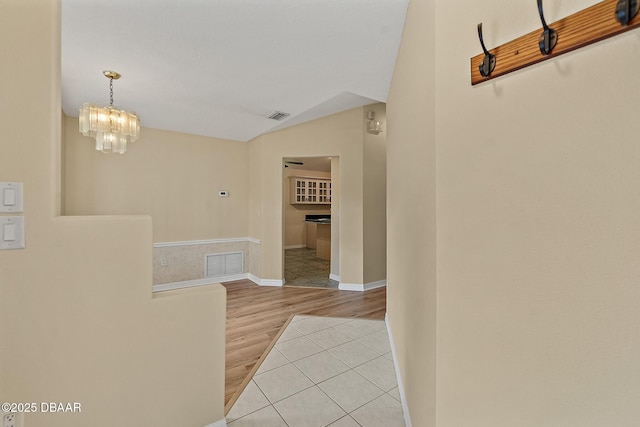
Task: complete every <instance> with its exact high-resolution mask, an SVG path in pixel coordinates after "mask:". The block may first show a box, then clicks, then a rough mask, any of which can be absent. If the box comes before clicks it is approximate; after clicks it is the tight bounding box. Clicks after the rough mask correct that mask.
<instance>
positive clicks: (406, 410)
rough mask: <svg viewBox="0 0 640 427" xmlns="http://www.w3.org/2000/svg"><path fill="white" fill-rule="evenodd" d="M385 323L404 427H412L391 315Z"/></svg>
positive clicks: (387, 314)
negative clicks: (390, 323) (392, 331)
mask: <svg viewBox="0 0 640 427" xmlns="http://www.w3.org/2000/svg"><path fill="white" fill-rule="evenodd" d="M384 323H385V324H386V325H387V335H388V336H389V344H390V345H391V356H393V367H394V368H395V370H396V380H397V383H398V393H400V403H401V404H402V412H403V414H404V425H405V426H406V427H412V424H411V415H410V414H409V406H407V396H406V395H405V394H404V384H403V383H402V376H401V375H400V367H399V366H398V355H397V354H396V346H395V344H394V343H393V336H392V335H391V325H389V313H385V315H384Z"/></svg>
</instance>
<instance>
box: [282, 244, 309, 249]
mask: <svg viewBox="0 0 640 427" xmlns="http://www.w3.org/2000/svg"><path fill="white" fill-rule="evenodd" d="M306 247H307V245H291V246H285V247H284V249H285V250H287V249H302V248H306Z"/></svg>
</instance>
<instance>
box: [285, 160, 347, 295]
mask: <svg viewBox="0 0 640 427" xmlns="http://www.w3.org/2000/svg"><path fill="white" fill-rule="evenodd" d="M332 164H335V165H337V159H335V158H332V157H329V156H323V157H287V158H283V198H282V200H283V233H284V236H283V242H284V245H283V253H284V254H283V260H284V266H283V271H284V282H285V283H284V286H302V287H314V288H335V289H337V288H338V285H339V282H338V280H334V279H337V274H332V272H333V271H334V270H336V268H334V267H337V261H336V262H335V264H336V265H332V264H334V259H335V260H337V253H335V252H337V250H338V248H339V245H338V244H337V239H338V238H339V234H338V232H337V231H338V228H337V221H334V216H333V213H334V212H335V211H336V209H335V207H336V206H337V197H336V196H337V194H338V191H337V179H334V178H337V171H336V170H334V167H332ZM334 172H335V173H334ZM335 220H337V217H335ZM334 240H335V241H334Z"/></svg>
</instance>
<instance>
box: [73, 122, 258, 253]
mask: <svg viewBox="0 0 640 427" xmlns="http://www.w3.org/2000/svg"><path fill="white" fill-rule="evenodd" d="M65 124H66V139H65V152H66V155H65V163H66V164H65V178H66V185H65V213H66V214H67V215H123V214H146V215H151V217H152V218H153V236H154V242H176V241H188V240H206V239H222V238H236V237H247V236H248V232H249V230H248V220H249V219H248V215H249V212H248V206H249V205H248V203H249V191H248V183H249V175H248V172H247V171H248V167H249V165H248V162H249V148H248V145H247V144H242V143H238V142H236V141H228V140H221V139H216V138H208V137H202V136H196V135H188V134H184V133H178V132H169V131H163V130H157V129H149V128H142V130H141V132H140V135H141V136H140V139H138V140H137V141H135V142H133V143H131V144H130V145H129V148H128V150H127V153H126V154H125V155H119V156H114V155H108V154H104V153H100V152H98V151H96V150H95V148H94V144H95V141H94V142H93V143H92V141H93V140H92V139H91V138H89V137H86V136H83V135H81V134H80V133H79V132H78V119H77V117H67V118H66V120H65ZM221 190H226V191H228V193H229V197H226V198H222V197H218V192H219V191H221Z"/></svg>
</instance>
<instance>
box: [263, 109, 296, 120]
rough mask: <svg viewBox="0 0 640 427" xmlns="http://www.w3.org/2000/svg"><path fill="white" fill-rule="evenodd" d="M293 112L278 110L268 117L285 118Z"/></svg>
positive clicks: (274, 118)
mask: <svg viewBox="0 0 640 427" xmlns="http://www.w3.org/2000/svg"><path fill="white" fill-rule="evenodd" d="M290 115H291V114H289V113H283V112H282V111H276V112H274V113H272V114H271V115H270V116H268V117H267V118H268V119H273V120H284V119H286V118H287V117H289V116H290Z"/></svg>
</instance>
